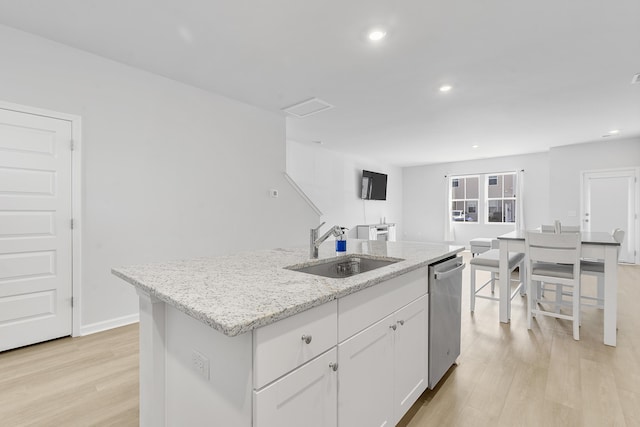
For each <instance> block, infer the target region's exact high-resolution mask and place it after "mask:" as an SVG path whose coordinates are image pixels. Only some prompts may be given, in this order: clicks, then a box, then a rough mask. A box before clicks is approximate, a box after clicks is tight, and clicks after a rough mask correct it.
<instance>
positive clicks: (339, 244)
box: [336, 227, 348, 255]
mask: <svg viewBox="0 0 640 427" xmlns="http://www.w3.org/2000/svg"><path fill="white" fill-rule="evenodd" d="M340 229H341V230H342V234H340V235H339V236H338V237H336V255H344V254H346V253H347V230H348V228H346V227H340Z"/></svg>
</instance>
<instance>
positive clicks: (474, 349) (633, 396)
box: [398, 253, 640, 427]
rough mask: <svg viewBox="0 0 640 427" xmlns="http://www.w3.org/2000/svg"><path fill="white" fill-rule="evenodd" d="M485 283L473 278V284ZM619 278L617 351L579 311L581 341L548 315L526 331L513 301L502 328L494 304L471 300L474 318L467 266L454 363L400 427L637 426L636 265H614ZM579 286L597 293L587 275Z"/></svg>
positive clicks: (597, 318) (639, 342)
mask: <svg viewBox="0 0 640 427" xmlns="http://www.w3.org/2000/svg"><path fill="white" fill-rule="evenodd" d="M464 256H465V257H466V259H467V261H468V259H469V257H470V255H469V254H468V253H465V254H464ZM488 278H489V275H488V273H484V272H479V273H478V281H480V280H481V279H483V280H488ZM618 279H619V288H618V337H617V347H615V348H614V347H609V346H605V345H604V344H603V343H602V336H603V328H604V326H603V317H602V315H603V313H602V310H600V309H597V308H591V307H584V308H583V309H582V311H581V313H582V316H583V318H582V326H581V328H580V341H574V340H573V338H572V330H571V323H570V322H568V321H565V320H558V319H554V318H550V317H541V318H540V316H539V317H538V318H537V319H536V320H534V325H533V329H532V330H531V331H528V330H527V316H526V305H525V302H526V298H521V297H519V296H516V297H515V298H514V299H513V303H512V313H511V316H512V319H511V323H510V324H508V325H507V324H502V323H499V322H498V303H497V302H493V301H488V300H476V311H475V312H474V313H471V312H470V311H469V271H468V269H465V273H464V275H463V288H462V293H463V295H462V298H463V299H462V350H461V355H460V357H459V358H458V365H457V366H454V367H452V368H451V369H450V370H449V372H448V373H447V376H446V377H445V379H444V380H443V381H441V383H440V384H438V386H437V387H436V389H435V390H433V391H431V390H427V391H426V392H425V393H423V395H422V396H420V398H419V399H418V401H417V402H416V403H415V405H414V406H413V408H412V409H411V411H410V412H409V413H408V414H407V415H406V416H405V417H404V418H403V419H402V420H401V421H400V423H399V424H398V425H399V426H402V427H418V426H432V425H436V426H489V425H490V426H496V425H497V426H562V427H565V426H640V390H639V389H640V332H638V331H640V310H639V309H638V305H639V304H640V266H636V265H620V266H618ZM481 283H484V281H483V282H481ZM583 284H584V285H583V286H584V288H585V289H588V291H587V292H589V293H591V294H592V295H593V294H595V285H596V282H595V279H594V278H592V277H587V276H583Z"/></svg>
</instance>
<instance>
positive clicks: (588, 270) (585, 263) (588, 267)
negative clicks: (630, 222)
mask: <svg viewBox="0 0 640 427" xmlns="http://www.w3.org/2000/svg"><path fill="white" fill-rule="evenodd" d="M611 235H612V236H613V239H614V240H615V241H616V242H618V243H620V244H621V245H622V242H623V241H624V230H622V229H621V228H616V229H615V230H613V231H612V232H611ZM618 258H620V247H618ZM580 272H581V273H582V274H584V275H587V276H595V277H596V278H597V280H598V288H597V291H596V292H597V293H596V295H597V296H595V297H591V296H585V295H582V299H583V300H591V301H595V302H594V303H593V304H585V303H584V302H583V303H582V305H590V306H595V307H598V308H603V307H604V260H588V259H583V260H581V261H580Z"/></svg>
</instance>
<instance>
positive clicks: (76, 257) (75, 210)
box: [0, 100, 82, 337]
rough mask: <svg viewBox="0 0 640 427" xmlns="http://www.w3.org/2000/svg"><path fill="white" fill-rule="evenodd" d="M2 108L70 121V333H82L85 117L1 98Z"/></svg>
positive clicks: (78, 334)
mask: <svg viewBox="0 0 640 427" xmlns="http://www.w3.org/2000/svg"><path fill="white" fill-rule="evenodd" d="M0 108H1V109H3V110H10V111H15V112H17V113H26V114H33V115H36V116H43V117H50V118H53V119H59V120H66V121H68V122H70V123H71V140H72V141H73V150H72V151H71V215H72V216H73V229H72V230H71V235H72V241H71V262H72V268H71V297H72V298H73V300H72V301H73V305H72V308H71V325H72V328H71V336H73V337H76V336H80V335H81V331H80V326H81V325H82V322H81V318H80V315H81V312H82V310H80V306H81V301H82V299H81V289H82V287H81V278H82V191H81V190H82V132H81V130H82V118H81V117H80V116H78V115H75V114H67V113H60V112H58V111H53V110H47V109H43V108H37V107H31V106H27V105H21V104H14V103H11V102H6V101H3V100H0Z"/></svg>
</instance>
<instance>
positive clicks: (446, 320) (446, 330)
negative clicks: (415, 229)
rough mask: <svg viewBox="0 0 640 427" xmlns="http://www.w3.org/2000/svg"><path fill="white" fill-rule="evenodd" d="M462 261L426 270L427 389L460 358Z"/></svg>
mask: <svg viewBox="0 0 640 427" xmlns="http://www.w3.org/2000/svg"><path fill="white" fill-rule="evenodd" d="M464 266H465V264H464V261H463V260H462V257H454V258H449V259H446V260H444V261H441V262H439V263H436V264H432V265H430V266H429V388H430V389H432V390H433V388H434V387H435V386H436V385H437V384H438V381H440V379H441V378H442V377H443V376H444V374H445V373H446V372H447V371H448V370H449V368H450V367H451V365H453V364H454V363H455V361H456V359H457V358H458V356H459V355H460V316H461V299H462V298H461V297H462V270H463V269H464Z"/></svg>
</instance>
